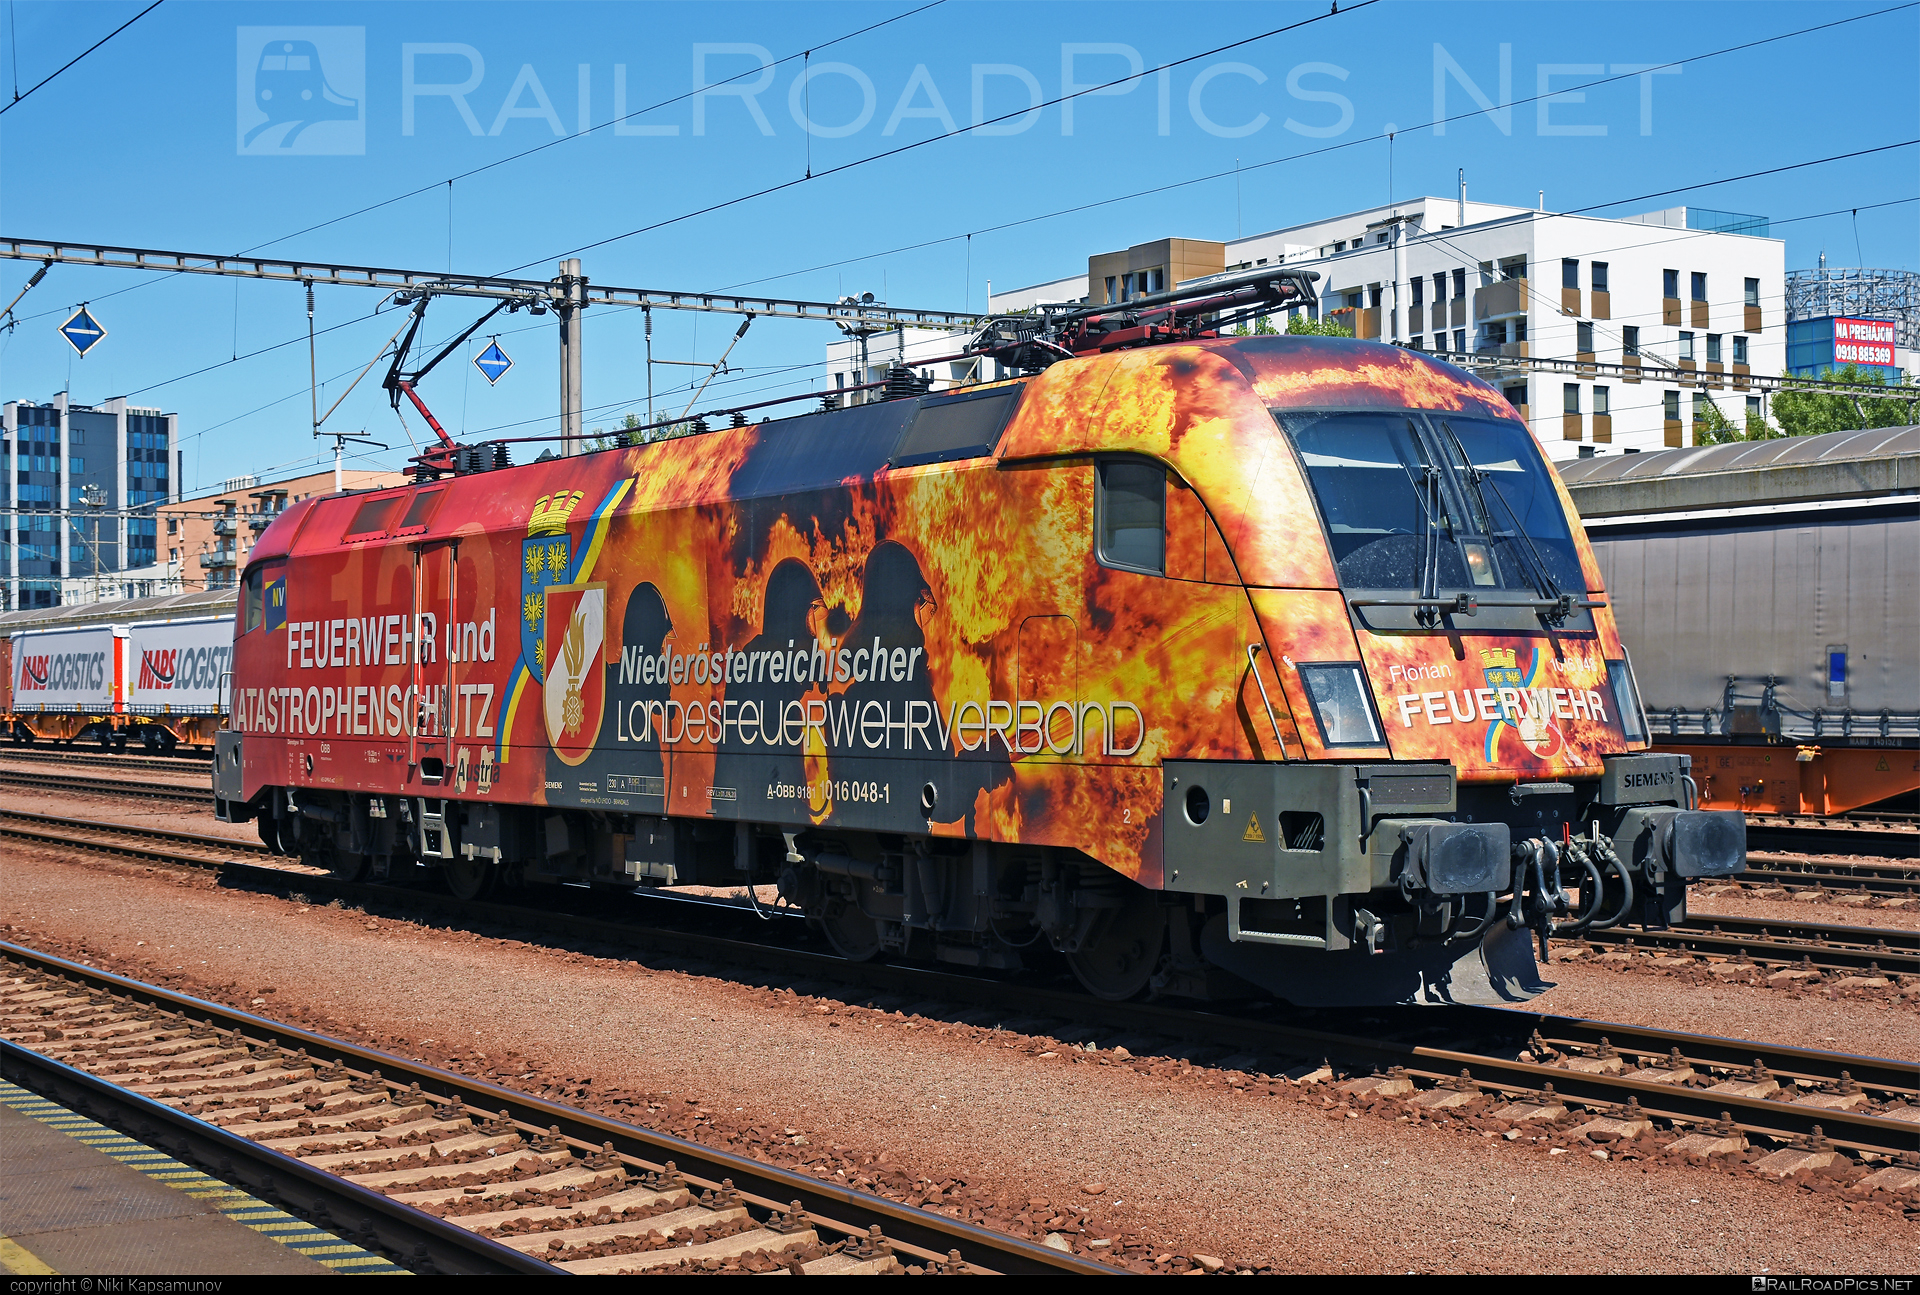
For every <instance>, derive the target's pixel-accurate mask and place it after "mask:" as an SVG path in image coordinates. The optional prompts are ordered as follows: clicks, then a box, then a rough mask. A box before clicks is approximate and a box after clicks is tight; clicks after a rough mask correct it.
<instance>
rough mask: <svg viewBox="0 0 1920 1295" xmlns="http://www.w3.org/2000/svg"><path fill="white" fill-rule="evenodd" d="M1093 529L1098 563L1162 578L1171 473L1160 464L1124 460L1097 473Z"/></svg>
mask: <svg viewBox="0 0 1920 1295" xmlns="http://www.w3.org/2000/svg"><path fill="white" fill-rule="evenodd" d="M1095 470H1096V473H1097V477H1096V482H1097V486H1096V489H1095V491H1094V527H1095V529H1096V530H1097V531H1098V532H1099V540H1100V561H1102V562H1103V563H1105V564H1106V565H1108V566H1113V567H1127V568H1130V569H1131V570H1135V571H1151V572H1153V573H1154V574H1155V575H1164V574H1165V573H1166V569H1167V472H1166V469H1165V468H1163V467H1161V466H1160V465H1159V464H1157V463H1143V462H1140V461H1138V460H1126V459H1120V460H1115V461H1112V462H1107V463H1101V464H1099V465H1098V466H1097V468H1096V469H1095Z"/></svg>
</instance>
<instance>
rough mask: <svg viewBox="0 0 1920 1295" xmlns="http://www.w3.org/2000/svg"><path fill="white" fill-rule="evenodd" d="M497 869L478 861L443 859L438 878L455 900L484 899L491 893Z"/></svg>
mask: <svg viewBox="0 0 1920 1295" xmlns="http://www.w3.org/2000/svg"><path fill="white" fill-rule="evenodd" d="M499 871H500V870H499V869H498V868H495V867H494V866H493V865H492V864H490V863H487V862H484V861H483V860H480V859H444V860H442V861H441V863H440V876H441V878H442V879H443V880H445V881H446V883H447V889H448V890H450V891H452V892H453V897H454V898H455V899H485V898H486V897H487V896H488V895H490V894H492V893H493V883H494V880H495V878H496V877H497V876H498V874H499Z"/></svg>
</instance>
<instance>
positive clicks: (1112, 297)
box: [1107, 274, 1120, 305]
mask: <svg viewBox="0 0 1920 1295" xmlns="http://www.w3.org/2000/svg"><path fill="white" fill-rule="evenodd" d="M1118 300H1120V294H1119V292H1118V290H1117V280H1115V279H1114V277H1113V276H1112V275H1111V274H1109V275H1108V276H1107V304H1108V305H1112V304H1113V303H1114V302H1116V301H1118Z"/></svg>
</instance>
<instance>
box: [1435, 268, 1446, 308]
mask: <svg viewBox="0 0 1920 1295" xmlns="http://www.w3.org/2000/svg"><path fill="white" fill-rule="evenodd" d="M1433 299H1434V300H1435V301H1445V300H1446V299H1447V272H1446V271H1445V270H1442V271H1441V272H1440V273H1438V274H1436V275H1434V276H1433Z"/></svg>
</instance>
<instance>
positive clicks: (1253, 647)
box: [1247, 643, 1287, 760]
mask: <svg viewBox="0 0 1920 1295" xmlns="http://www.w3.org/2000/svg"><path fill="white" fill-rule="evenodd" d="M1260 647H1261V645H1260V644H1258V643H1249V644H1247V669H1249V670H1251V671H1252V672H1253V683H1254V686H1255V687H1257V688H1258V689H1259V690H1260V704H1261V705H1262V706H1265V707H1266V708H1267V723H1269V724H1271V725H1273V740H1274V741H1275V742H1277V743H1279V745H1280V758H1281V759H1282V760H1285V759H1286V758H1287V740H1286V739H1285V738H1284V737H1281V736H1280V721H1279V720H1277V719H1275V718H1274V717H1273V702H1272V701H1270V700H1269V699H1268V697H1267V681H1266V680H1264V679H1262V678H1261V677H1260V664H1259V662H1257V661H1255V660H1254V658H1255V657H1256V656H1258V655H1259V652H1260Z"/></svg>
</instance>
